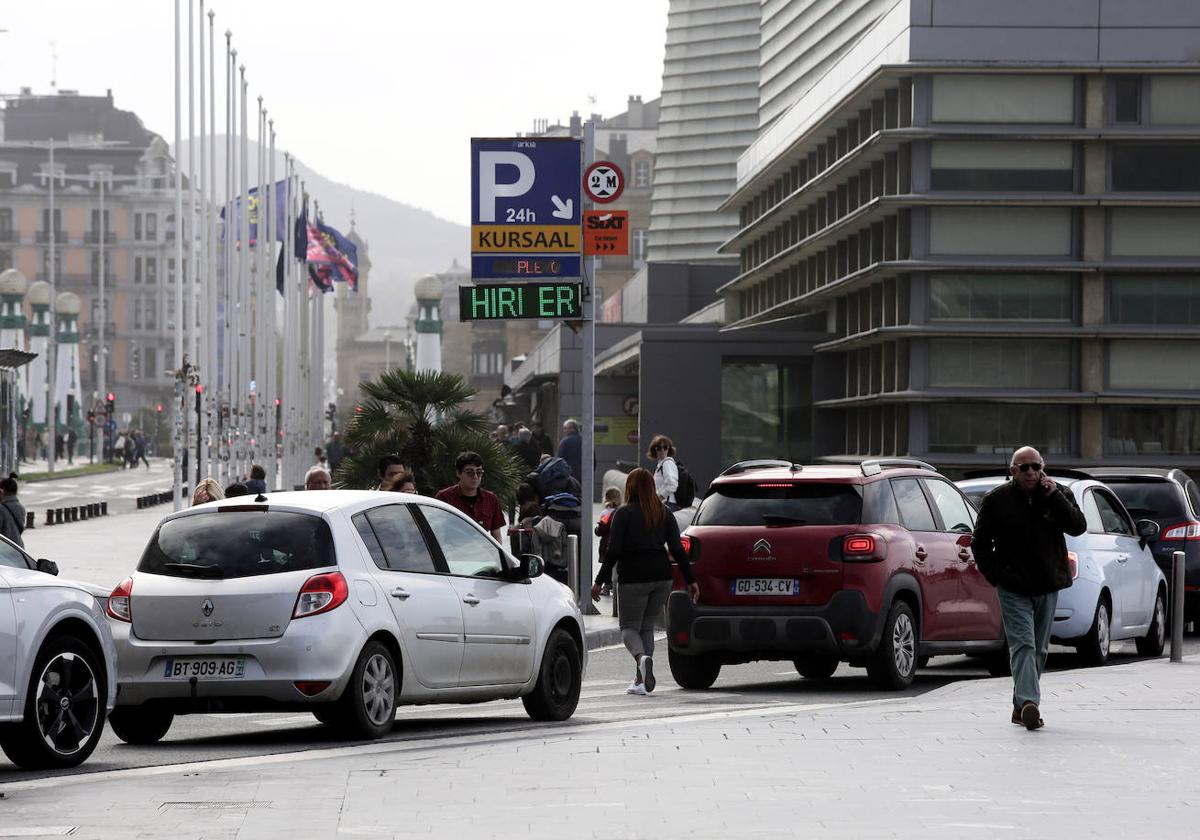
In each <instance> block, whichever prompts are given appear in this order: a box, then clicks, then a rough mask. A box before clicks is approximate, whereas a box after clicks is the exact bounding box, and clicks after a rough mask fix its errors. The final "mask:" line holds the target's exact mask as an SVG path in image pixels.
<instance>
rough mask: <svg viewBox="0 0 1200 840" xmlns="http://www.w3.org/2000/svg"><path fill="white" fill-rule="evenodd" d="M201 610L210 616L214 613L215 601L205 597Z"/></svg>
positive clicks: (205, 615)
mask: <svg viewBox="0 0 1200 840" xmlns="http://www.w3.org/2000/svg"><path fill="white" fill-rule="evenodd" d="M200 612H202V613H204V617H205V618H208V617H209V616H210V615H212V614H213V602H212V600H210V599H209V598H205V599H204V603H203V604H201V605H200Z"/></svg>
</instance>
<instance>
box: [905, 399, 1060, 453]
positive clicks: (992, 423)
mask: <svg viewBox="0 0 1200 840" xmlns="http://www.w3.org/2000/svg"><path fill="white" fill-rule="evenodd" d="M927 421H928V435H929V437H928V442H927V447H928V450H929V452H930V453H934V454H941V453H946V454H951V453H954V454H977V455H993V456H998V457H1004V458H1007V457H1008V456H1009V455H1011V454H1012V452H1013V450H1015V449H1017V448H1018V447H1021V446H1033V447H1034V448H1036V449H1037V450H1038V451H1039V452H1041V453H1042V454H1043V455H1068V454H1071V453H1072V451H1073V449H1074V446H1073V443H1072V439H1073V431H1074V427H1075V410H1074V408H1073V407H1071V406H1065V405H1029V404H1025V405H1022V404H1020V403H1013V402H996V403H967V402H955V403H943V404H937V403H935V404H932V405H930V406H929V407H928V409H927ZM996 463H1001V462H1000V461H999V460H997V462H996Z"/></svg>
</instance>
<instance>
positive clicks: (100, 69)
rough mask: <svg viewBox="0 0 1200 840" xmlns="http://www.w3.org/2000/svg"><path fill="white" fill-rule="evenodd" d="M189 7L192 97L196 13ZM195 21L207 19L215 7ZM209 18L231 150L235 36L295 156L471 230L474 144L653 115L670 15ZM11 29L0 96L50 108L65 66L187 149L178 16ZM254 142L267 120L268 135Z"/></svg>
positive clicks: (146, 1) (373, 5)
mask: <svg viewBox="0 0 1200 840" xmlns="http://www.w3.org/2000/svg"><path fill="white" fill-rule="evenodd" d="M181 7H182V13H183V15H184V24H185V29H184V33H183V41H182V43H183V46H184V50H185V52H184V62H183V68H184V73H185V79H186V72H187V58H186V43H187V41H186V38H187V33H186V16H187V2H186V0H182V2H181ZM194 7H195V9H196V13H197V15H198V13H199V0H195V6H194ZM206 8H212V9H214V10H215V11H216V30H217V61H218V73H217V86H218V88H219V90H220V98H219V99H218V100H217V101H218V111H217V130H218V132H221V131H223V130H224V128H223V117H222V111H221V105H220V103H221V102H222V101H223V99H224V84H223V81H222V78H223V77H222V76H221V73H220V69H221V68H222V67H223V66H224V65H223V61H224V51H225V49H224V32H225V30H226V29H231V30H232V31H233V44H234V46H235V48H236V49H237V50H238V61H239V63H242V62H244V63H245V65H246V76H247V79H248V81H249V82H250V93H251V99H252V100H253V99H254V98H256V97H257V96H259V95H262V97H263V104H264V105H265V106H266V107H267V109H268V111H269V112H270V116H271V117H273V118H274V119H275V127H276V131H277V136H278V140H279V144H280V145H281V146H282V147H284V148H286V149H288V150H289V151H291V152H293V153H294V154H295V155H296V156H298V157H299V158H300V159H302V160H303V161H304V162H305V163H307V164H308V165H309V166H311V167H313V168H314V169H316V170H317V171H319V172H321V173H322V174H324V175H326V176H328V177H330V178H332V179H334V180H336V181H342V182H345V183H348V184H351V185H353V186H356V187H360V188H364V189H371V190H375V191H377V192H380V193H383V194H384V195H387V196H389V197H390V198H394V199H397V200H399V201H403V202H406V203H408V204H412V205H415V206H418V207H423V208H426V209H428V210H431V211H433V212H434V213H436V214H437V215H439V216H442V217H443V218H447V219H450V220H452V221H456V222H460V223H464V224H465V223H467V222H468V221H469V210H470V195H469V190H470V160H469V145H468V140H469V138H470V137H472V136H508V135H512V134H514V133H516V132H524V131H529V130H530V129H531V127H532V125H533V120H534V119H536V118H539V117H544V118H548V119H550V120H551V121H552V122H553V121H556V120H563V121H565V120H566V119H567V118H568V117H569V116H570V114H571V111H572V110H578V111H580V112H581V113H583V114H585V115H586V114H587V113H589V112H590V111H593V110H595V111H597V112H599V113H602V114H604V115H606V116H610V115H613V114H616V113H620V112H621V111H623V110H625V102H626V98H627V96H628V95H629V94H640V95H641V96H642V97H643V98H644V99H646V100H650V99H652V98H654V97H655V96H657V95H658V94H659V90H660V88H661V86H662V61H663V49H664V46H663V45H664V39H665V35H666V18H667V0H607V2H605V3H584V2H578V0H508V2H503V0H501V1H500V2H497V0H441V2H438V0H433V2H414V0H399V1H398V2H397V0H338V2H324V3H316V2H313V0H288V2H283V0H216V2H214V3H209V4H208V5H207V6H206ZM0 29H6V30H7V32H6V33H2V34H0V93H15V92H16V91H17V89H18V88H19V87H22V86H29V87H32V88H33V89H34V91H35V92H36V93H48V92H49V91H50V89H51V88H50V83H51V79H52V78H55V71H54V70H53V68H54V66H55V65H54V63H53V62H52V55H53V54H54V53H55V52H57V56H58V58H57V72H56V76H57V83H58V87H59V88H60V89H74V90H78V91H79V92H80V93H82V94H95V95H103V94H104V92H105V91H106V90H107V89H108V88H112V91H113V95H114V97H115V99H116V104H117V107H119V108H124V109H128V110H131V111H135V112H136V113H137V114H138V115H139V116H140V117H141V118H142V120H143V121H144V122H145V123H146V125H147V127H148V128H150V129H151V130H153V131H156V132H158V133H159V134H161V135H162V136H163V137H164V138H166V140H167V142H168V143H170V142H173V139H174V99H173V98H172V74H173V72H174V58H173V56H174V53H173V37H174V17H173V2H172V0H108V2H103V3H99V2H95V0H7V2H4V3H3V4H0ZM52 41H54V42H55V46H54V47H52V46H51V42H52ZM198 60H199V57H198V56H197V61H198ZM197 72H198V70H197ZM185 84H186V82H185ZM185 96H186V87H185ZM198 96H199V91H198V90H197V97H198ZM591 96H594V97H595V104H594V105H593V104H591V103H590V102H589V97H591ZM197 101H198V100H197ZM197 107H198V105H197ZM255 125H256V123H255V122H254V119H253V116H252V117H251V120H250V126H251V132H252V134H253V132H254V130H255V129H254V126H255ZM183 131H184V132H185V136H186V132H187V117H186V99H185V111H184V123H183ZM318 198H319V197H318Z"/></svg>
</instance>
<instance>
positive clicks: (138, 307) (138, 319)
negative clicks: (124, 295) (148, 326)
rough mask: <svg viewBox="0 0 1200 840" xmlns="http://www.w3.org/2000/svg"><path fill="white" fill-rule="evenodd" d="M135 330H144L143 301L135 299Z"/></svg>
mask: <svg viewBox="0 0 1200 840" xmlns="http://www.w3.org/2000/svg"><path fill="white" fill-rule="evenodd" d="M133 328H134V329H136V330H140V329H141V328H142V299H141V298H134V299H133Z"/></svg>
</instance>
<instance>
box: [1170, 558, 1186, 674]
mask: <svg viewBox="0 0 1200 840" xmlns="http://www.w3.org/2000/svg"><path fill="white" fill-rule="evenodd" d="M1186 568H1187V555H1186V554H1184V553H1183V552H1182V551H1176V552H1175V553H1174V554H1172V555H1171V593H1172V598H1171V661H1172V662H1182V661H1183V588H1184V587H1183V578H1184V570H1185V569H1186Z"/></svg>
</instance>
